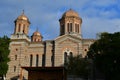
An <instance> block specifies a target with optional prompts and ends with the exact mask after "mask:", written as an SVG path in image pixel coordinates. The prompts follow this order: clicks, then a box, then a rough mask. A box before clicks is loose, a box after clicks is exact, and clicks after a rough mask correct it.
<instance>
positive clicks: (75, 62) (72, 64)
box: [65, 55, 90, 79]
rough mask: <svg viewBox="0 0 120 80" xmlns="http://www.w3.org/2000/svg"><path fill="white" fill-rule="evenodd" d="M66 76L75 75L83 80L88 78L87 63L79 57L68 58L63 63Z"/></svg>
mask: <svg viewBox="0 0 120 80" xmlns="http://www.w3.org/2000/svg"><path fill="white" fill-rule="evenodd" d="M65 67H66V68H67V72H68V75H75V76H77V77H81V78H84V79H87V78H88V75H89V72H90V71H89V70H90V69H89V61H88V60H86V59H85V58H81V56H80V55H77V56H74V57H72V56H69V57H68V61H67V62H66V63H65Z"/></svg>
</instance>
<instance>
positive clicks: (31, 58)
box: [30, 55, 33, 66]
mask: <svg viewBox="0 0 120 80" xmlns="http://www.w3.org/2000/svg"><path fill="white" fill-rule="evenodd" d="M32 61H33V55H30V66H32Z"/></svg>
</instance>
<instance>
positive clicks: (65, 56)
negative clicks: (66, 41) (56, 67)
mask: <svg viewBox="0 0 120 80" xmlns="http://www.w3.org/2000/svg"><path fill="white" fill-rule="evenodd" d="M67 60H68V56H67V52H65V53H64V64H65V63H67Z"/></svg>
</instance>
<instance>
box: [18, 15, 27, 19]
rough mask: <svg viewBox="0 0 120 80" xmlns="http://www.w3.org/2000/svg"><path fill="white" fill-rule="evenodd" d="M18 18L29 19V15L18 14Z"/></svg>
mask: <svg viewBox="0 0 120 80" xmlns="http://www.w3.org/2000/svg"><path fill="white" fill-rule="evenodd" d="M17 19H21V20H28V18H27V16H25V15H24V14H22V15H20V16H18V18H17Z"/></svg>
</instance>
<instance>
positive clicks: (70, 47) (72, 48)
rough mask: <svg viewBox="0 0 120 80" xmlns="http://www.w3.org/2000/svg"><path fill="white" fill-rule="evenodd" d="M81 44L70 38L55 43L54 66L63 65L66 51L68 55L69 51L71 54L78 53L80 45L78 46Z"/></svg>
mask: <svg viewBox="0 0 120 80" xmlns="http://www.w3.org/2000/svg"><path fill="white" fill-rule="evenodd" d="M80 45H81V44H80V43H79V42H75V41H73V40H71V39H66V40H64V41H62V42H60V43H57V42H56V44H55V66H63V65H64V53H65V52H67V53H68V54H67V55H68V56H69V55H70V52H72V53H73V56H76V55H78V54H79V53H80V52H82V51H81V48H82V47H79V46H80Z"/></svg>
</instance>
